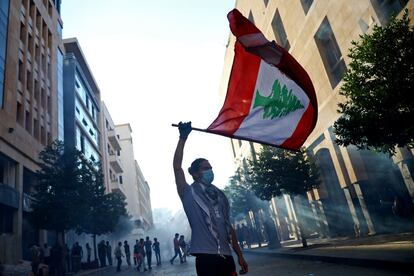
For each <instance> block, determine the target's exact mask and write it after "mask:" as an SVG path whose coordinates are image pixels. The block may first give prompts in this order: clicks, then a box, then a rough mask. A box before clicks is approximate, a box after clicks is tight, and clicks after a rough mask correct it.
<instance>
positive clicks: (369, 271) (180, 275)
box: [88, 254, 409, 276]
mask: <svg viewBox="0 0 414 276" xmlns="http://www.w3.org/2000/svg"><path fill="white" fill-rule="evenodd" d="M245 258H246V261H247V262H248V264H249V273H248V274H247V275H250V276H253V275H255V276H256V275H257V276H259V275H260V276H266V275H288V276H296V275H298V276H299V275H300V276H325V275H326V276H332V275H334V276H342V275H343V276H345V275H346V276H349V275H352V276H359V275H361V276H386V275H409V274H407V273H405V274H404V273H403V272H399V271H398V269H397V268H396V270H394V271H392V270H379V269H375V268H367V267H357V266H348V265H340V264H333V263H324V262H319V261H309V260H296V259H288V258H277V257H273V256H259V255H252V254H246V256H245ZM194 260H195V258H193V257H189V258H188V259H187V261H188V262H187V263H184V264H179V262H177V260H176V262H175V264H174V265H171V264H170V263H168V262H165V263H163V265H162V266H160V267H153V269H152V270H151V271H148V272H137V271H136V270H135V269H133V268H132V267H131V268H128V267H126V266H123V267H122V271H121V272H118V273H117V272H115V267H111V268H107V269H106V270H104V271H102V270H101V271H97V272H95V273H93V274H88V275H91V276H98V275H99V276H101V275H102V276H110V275H119V276H130V275H131V276H132V275H134V276H136V275H154V276H161V275H171V276H195V275H196V272H195V264H194Z"/></svg>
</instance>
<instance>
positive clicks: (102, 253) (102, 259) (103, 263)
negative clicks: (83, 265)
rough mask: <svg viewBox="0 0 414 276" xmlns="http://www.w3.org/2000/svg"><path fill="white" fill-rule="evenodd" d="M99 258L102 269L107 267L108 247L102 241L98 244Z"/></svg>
mask: <svg viewBox="0 0 414 276" xmlns="http://www.w3.org/2000/svg"><path fill="white" fill-rule="evenodd" d="M98 257H99V262H100V263H101V267H105V266H106V245H105V241H104V240H101V241H100V242H99V244H98Z"/></svg>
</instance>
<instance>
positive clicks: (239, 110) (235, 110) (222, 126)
mask: <svg viewBox="0 0 414 276" xmlns="http://www.w3.org/2000/svg"><path fill="white" fill-rule="evenodd" d="M234 52H235V54H234V62H233V67H232V69H231V74H230V79H229V84H228V87H227V95H226V99H225V101H224V105H223V107H222V108H221V110H220V113H219V115H218V117H217V118H216V119H215V120H214V122H213V123H212V124H211V125H210V126H209V127H208V128H207V129H208V130H209V131H211V132H216V133H218V134H222V135H233V133H234V132H235V131H236V130H237V129H238V128H239V127H240V125H241V123H242V122H243V120H244V118H245V117H246V116H247V115H248V114H249V112H250V106H251V101H252V98H253V94H254V88H255V86H256V80H257V74H258V72H259V68H260V61H261V59H260V58H259V57H257V56H255V55H252V54H250V53H248V52H247V51H246V50H245V49H244V48H243V46H242V45H241V44H240V43H239V42H236V45H235V49H234Z"/></svg>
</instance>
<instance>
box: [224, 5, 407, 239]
mask: <svg viewBox="0 0 414 276" xmlns="http://www.w3.org/2000/svg"><path fill="white" fill-rule="evenodd" d="M236 8H237V9H239V10H240V11H241V12H242V13H243V14H244V15H245V16H246V17H248V18H249V20H250V21H252V22H253V23H254V24H255V25H256V26H257V27H258V28H259V29H260V30H262V31H263V33H264V35H265V36H266V37H267V38H268V39H269V40H275V41H276V42H277V43H278V44H280V45H281V46H283V47H284V48H285V49H287V50H288V51H289V52H290V53H291V54H292V55H293V56H294V57H295V58H296V59H297V61H298V62H299V63H300V64H301V65H302V66H303V67H304V68H305V70H306V71H307V72H308V74H309V76H310V78H311V79H312V82H313V85H314V87H315V90H316V93H317V99H318V105H319V106H318V108H319V114H318V122H317V125H316V127H315V130H314V131H313V132H312V133H311V135H310V137H309V138H308V139H307V141H306V143H305V145H304V146H305V147H306V148H307V151H308V154H309V155H310V156H311V157H312V158H313V159H314V160H315V162H316V164H317V165H318V167H319V169H320V172H321V180H322V185H321V186H320V188H319V189H315V190H313V191H311V192H309V193H308V195H307V196H308V204H309V208H310V209H309V210H311V212H310V215H311V216H312V217H313V220H314V221H315V225H316V227H317V231H318V232H319V234H320V235H327V236H337V235H354V234H355V232H356V231H358V232H359V233H361V234H375V233H382V232H392V231H400V230H403V229H404V227H401V228H399V227H396V225H398V224H400V221H398V219H397V218H395V216H394V215H393V213H392V204H393V201H394V199H395V198H396V197H400V198H402V199H403V200H404V202H407V203H409V204H412V203H413V200H414V183H413V174H414V169H413V162H414V157H413V151H412V150H411V151H410V150H408V149H402V148H399V149H397V155H396V156H394V157H393V159H391V158H388V157H387V156H386V155H384V154H380V153H374V152H371V151H367V150H363V151H358V150H357V149H356V148H355V147H353V146H349V147H340V146H338V145H337V144H336V143H335V142H334V141H335V134H334V132H333V124H334V122H335V121H336V119H337V118H338V117H339V115H340V114H338V113H337V105H338V103H339V102H341V101H343V100H344V99H343V97H342V96H341V95H339V89H340V87H341V84H342V77H343V75H344V73H345V71H346V68H347V65H348V64H349V62H350V60H349V58H348V57H347V54H348V49H349V48H351V46H352V45H351V41H353V40H355V41H356V40H358V39H359V35H362V34H364V33H369V32H370V31H371V30H372V28H373V26H374V25H375V24H377V25H384V24H386V23H387V22H388V20H389V19H390V15H391V14H392V13H394V12H395V13H401V11H402V10H403V8H408V10H409V14H410V17H411V18H413V16H414V1H399V0H390V1H381V0H365V1H359V0H358V1H357V0H354V1H348V0H340V1H317V0H315V1H312V0H297V1H282V0H273V1H272V0H267V1H264V0H255V1H249V0H239V1H236ZM234 42H235V37H234V36H232V35H230V37H229V43H228V47H227V49H226V55H225V65H224V70H223V78H222V83H221V87H220V93H221V96H222V97H224V96H225V93H226V90H227V83H228V79H229V75H230V70H231V65H232V62H233V56H234V50H233V45H234ZM232 148H233V154H234V159H235V164H236V168H237V167H243V166H246V165H247V164H246V159H248V158H252V157H253V158H254V156H255V154H256V153H257V152H258V151H259V150H260V146H259V145H257V144H254V143H251V142H246V141H240V140H232ZM271 207H272V209H273V211H274V213H276V214H278V216H276V220H277V225H278V227H279V230H280V231H279V232H281V233H286V232H288V234H287V235H285V237H286V239H289V238H292V237H293V236H296V234H295V233H294V232H296V230H295V229H296V228H297V218H296V215H295V212H294V210H293V209H294V208H293V207H292V202H291V198H290V197H283V198H278V199H276V198H275V199H273V200H272V202H271ZM295 224H296V226H295ZM289 232H290V234H289Z"/></svg>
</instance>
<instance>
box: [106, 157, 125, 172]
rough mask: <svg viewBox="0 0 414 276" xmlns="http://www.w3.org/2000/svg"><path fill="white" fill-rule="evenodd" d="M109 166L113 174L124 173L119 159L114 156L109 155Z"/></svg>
mask: <svg viewBox="0 0 414 276" xmlns="http://www.w3.org/2000/svg"><path fill="white" fill-rule="evenodd" d="M109 164H110V165H111V167H112V168H113V169H114V171H115V173H122V172H124V171H123V169H122V165H121V160H120V158H119V157H118V156H117V155H115V154H110V155H109Z"/></svg>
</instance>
